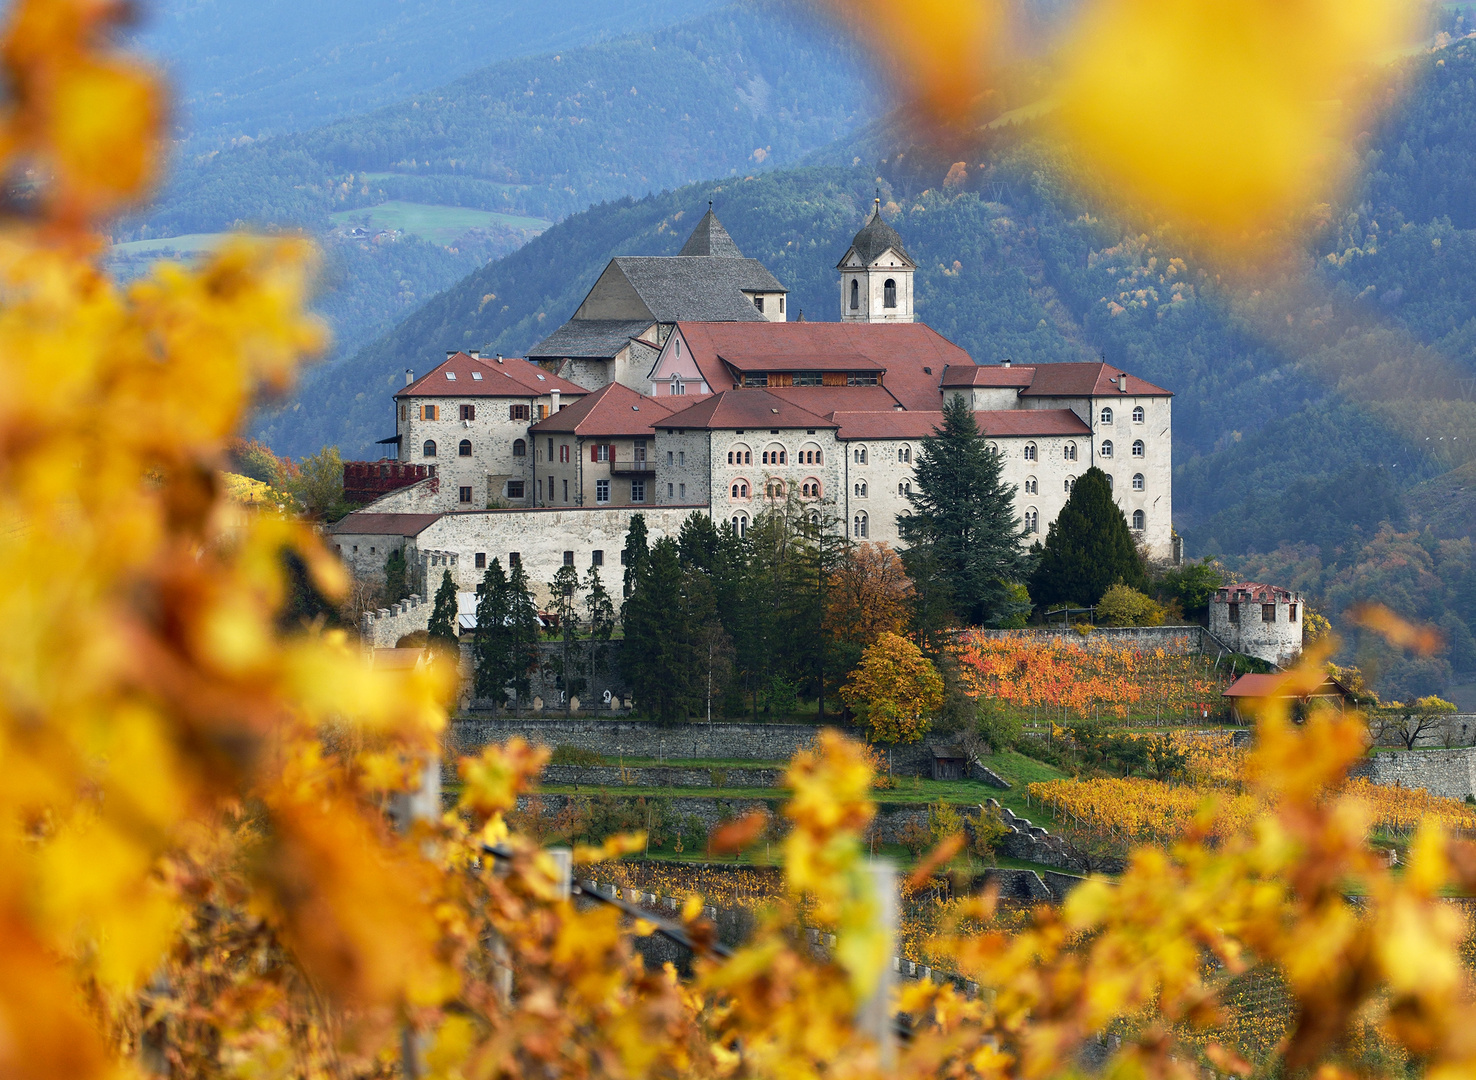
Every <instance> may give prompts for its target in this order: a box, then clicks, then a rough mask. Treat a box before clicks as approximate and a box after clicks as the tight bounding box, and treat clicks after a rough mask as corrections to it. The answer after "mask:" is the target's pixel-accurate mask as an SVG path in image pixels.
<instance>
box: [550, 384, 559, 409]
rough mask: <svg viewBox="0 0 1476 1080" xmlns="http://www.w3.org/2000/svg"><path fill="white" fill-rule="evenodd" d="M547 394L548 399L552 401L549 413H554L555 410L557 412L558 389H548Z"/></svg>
mask: <svg viewBox="0 0 1476 1080" xmlns="http://www.w3.org/2000/svg"><path fill="white" fill-rule="evenodd" d="M548 396H549V399H550V400H551V401H552V402H553V404H552V405H550V406H549V408H548V411H549V412H550V413H556V412H558V411H559V392H558V390H557V389H553V390H550V391H549V392H548Z"/></svg>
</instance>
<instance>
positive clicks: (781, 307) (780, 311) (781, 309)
mask: <svg viewBox="0 0 1476 1080" xmlns="http://www.w3.org/2000/svg"><path fill="white" fill-rule="evenodd" d="M779 314H780V315H783V314H784V297H782V296H781V297H780V298H779Z"/></svg>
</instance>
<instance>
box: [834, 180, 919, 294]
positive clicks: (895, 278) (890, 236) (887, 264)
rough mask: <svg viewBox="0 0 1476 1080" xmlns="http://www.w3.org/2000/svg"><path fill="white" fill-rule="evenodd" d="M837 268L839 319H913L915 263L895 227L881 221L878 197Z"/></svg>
mask: <svg viewBox="0 0 1476 1080" xmlns="http://www.w3.org/2000/svg"><path fill="white" fill-rule="evenodd" d="M836 269H837V270H839V271H840V287H841V322H869V323H910V322H912V321H913V314H912V275H913V273H914V272H915V271H916V270H917V263H915V262H913V261H912V256H910V255H908V254H907V249H906V248H905V247H903V246H902V237H900V236H898V235H897V230H896V229H894V228H892V227H891V226H890V225H888V224H887V223H886V222H885V221H883V220H882V216H881V199H880V198H878V199H877V200H876V205H875V207H874V208H873V209H872V211H871V217H870V218H868V219H867V221H866V224H865V225H863V226H861V231H860V232H858V233H857V234H856V236H855V238H854V239H852V240H851V246H850V248H849V249H848V250H847V251H846V254H845V257H844V258H842V259H841V261H840V262H839V263H837V264H836Z"/></svg>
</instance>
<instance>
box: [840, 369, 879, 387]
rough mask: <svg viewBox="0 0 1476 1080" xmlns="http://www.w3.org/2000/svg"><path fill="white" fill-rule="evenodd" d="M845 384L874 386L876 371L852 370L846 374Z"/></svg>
mask: <svg viewBox="0 0 1476 1080" xmlns="http://www.w3.org/2000/svg"><path fill="white" fill-rule="evenodd" d="M846 385H847V386H875V385H876V373H875V372H871V371H862V372H852V373H851V374H849V375H847V376H846Z"/></svg>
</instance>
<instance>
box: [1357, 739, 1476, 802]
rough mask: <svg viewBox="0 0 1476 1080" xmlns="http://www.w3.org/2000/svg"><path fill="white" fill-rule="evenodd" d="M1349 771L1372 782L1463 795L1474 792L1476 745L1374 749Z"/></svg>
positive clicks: (1462, 796)
mask: <svg viewBox="0 0 1476 1080" xmlns="http://www.w3.org/2000/svg"><path fill="white" fill-rule="evenodd" d="M1349 774H1350V775H1352V776H1361V777H1363V778H1365V779H1367V780H1369V781H1371V782H1372V783H1375V784H1387V785H1389V786H1391V787H1407V788H1423V789H1424V790H1426V791H1428V792H1429V793H1430V794H1432V795H1443V796H1445V797H1446V798H1448V799H1464V798H1465V797H1466V796H1467V795H1476V748H1473V747H1464V748H1462V749H1458V750H1375V751H1374V752H1373V753H1371V754H1369V755H1368V757H1367V758H1365V759H1364V760H1363V761H1360V762H1358V763H1357V764H1356V765H1354V766H1353V768H1352V769H1350V770H1349Z"/></svg>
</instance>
